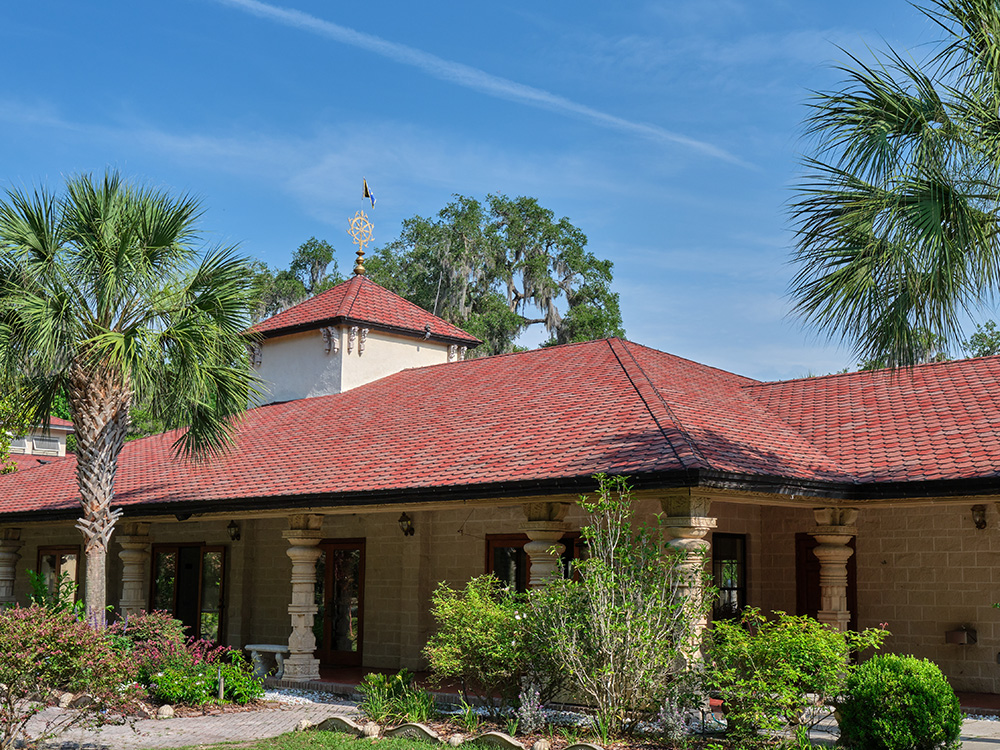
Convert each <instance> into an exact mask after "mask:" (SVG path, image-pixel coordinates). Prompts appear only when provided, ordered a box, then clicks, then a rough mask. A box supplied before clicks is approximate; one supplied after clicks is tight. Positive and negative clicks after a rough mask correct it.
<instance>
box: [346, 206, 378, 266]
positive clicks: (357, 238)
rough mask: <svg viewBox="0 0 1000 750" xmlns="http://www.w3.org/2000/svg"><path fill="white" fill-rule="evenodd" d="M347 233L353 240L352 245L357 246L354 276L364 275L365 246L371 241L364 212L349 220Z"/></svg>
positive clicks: (370, 229) (368, 223) (368, 224)
mask: <svg viewBox="0 0 1000 750" xmlns="http://www.w3.org/2000/svg"><path fill="white" fill-rule="evenodd" d="M347 233H348V234H349V235H351V236H352V237H353V238H354V244H355V245H357V246H358V262H357V263H356V264H355V266H354V275H355V276H364V275H365V245H367V244H368V243H369V242H371V241H372V223H371V222H370V221H368V217H367V216H366V215H365V212H364V211H358V212H357V213H356V214H354V218H353V219H351V228H350V229H348V230H347Z"/></svg>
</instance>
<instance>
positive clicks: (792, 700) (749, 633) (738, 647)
mask: <svg viewBox="0 0 1000 750" xmlns="http://www.w3.org/2000/svg"><path fill="white" fill-rule="evenodd" d="M774 615H775V617H774V619H768V618H767V617H765V616H764V615H763V614H761V612H760V610H758V609H754V608H752V607H749V608H747V609H746V610H744V612H743V617H742V619H741V620H740V621H738V622H737V621H728V620H717V621H715V622H714V623H713V624H712V629H711V634H710V638H709V639H708V649H707V654H708V659H709V663H710V667H709V669H708V672H707V678H708V683H709V686H710V688H712V689H713V690H715V691H716V692H717V693H718V695H719V697H720V698H722V700H723V703H724V705H725V708H726V711H727V713H726V721H727V725H728V729H729V732H730V734H733V735H736V736H739V737H744V738H750V737H753V736H754V735H756V734H757V732H758V731H760V730H772V731H773V730H781V729H785V728H787V727H788V725H789V724H794V723H797V722H798V720H799V717H800V716H801V715H802V713H803V712H804V711H805V709H806V708H807V706H808V705H809V703H810V699H809V698H808V696H807V694H812V695H813V696H814V700H817V701H819V702H825V701H828V700H831V699H834V698H836V697H837V696H839V695H840V694H841V693H842V692H843V690H844V684H845V681H846V679H847V676H848V674H849V672H850V669H851V665H850V656H851V652H852V651H854V650H862V649H865V648H878V647H880V646H881V645H882V641H883V640H884V639H885V636H886V635H888V633H887V632H886V631H885V630H881V629H871V630H866V631H864V632H863V633H851V632H848V633H842V632H840V631H837V630H834V629H832V628H829V627H826V626H825V625H823V624H821V623H819V622H817V621H816V620H814V619H812V618H811V617H792V616H790V615H787V614H785V613H784V612H775V613H774ZM746 741H749V740H746Z"/></svg>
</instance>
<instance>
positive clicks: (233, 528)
mask: <svg viewBox="0 0 1000 750" xmlns="http://www.w3.org/2000/svg"><path fill="white" fill-rule="evenodd" d="M226 532H227V533H228V534H229V538H230V539H231V540H233V541H234V542H238V541H239V540H240V526H239V524H238V523H236V521H230V522H229V525H228V526H227V527H226Z"/></svg>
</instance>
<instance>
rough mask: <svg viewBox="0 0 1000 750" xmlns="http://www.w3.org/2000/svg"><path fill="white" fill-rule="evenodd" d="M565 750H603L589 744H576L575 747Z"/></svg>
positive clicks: (598, 746) (571, 746)
mask: <svg viewBox="0 0 1000 750" xmlns="http://www.w3.org/2000/svg"><path fill="white" fill-rule="evenodd" d="M566 750H604V748H603V747H601V746H600V745H594V744H593V743H590V742H577V743H576V744H575V745H570V746H569V747H567V748H566Z"/></svg>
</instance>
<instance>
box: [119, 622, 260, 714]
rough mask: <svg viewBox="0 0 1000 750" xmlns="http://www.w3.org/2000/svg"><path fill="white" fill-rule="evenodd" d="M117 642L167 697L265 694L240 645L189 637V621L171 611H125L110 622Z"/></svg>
mask: <svg viewBox="0 0 1000 750" xmlns="http://www.w3.org/2000/svg"><path fill="white" fill-rule="evenodd" d="M108 633H109V634H110V635H111V637H112V638H113V639H114V643H115V645H116V647H117V648H118V649H119V650H120V651H121V652H122V653H124V654H126V655H127V656H128V658H129V659H131V660H132V662H134V664H135V665H136V668H137V670H138V675H139V681H140V682H141V683H142V684H143V685H146V686H147V688H148V689H149V692H150V695H151V696H152V697H154V698H155V699H157V700H159V701H162V702H164V703H181V704H184V705H193V706H199V705H202V704H205V703H210V702H213V701H218V699H219V697H218V695H219V676H220V671H221V676H222V679H223V700H224V701H230V702H233V703H240V704H246V703H252V702H253V701H256V700H259V699H260V698H261V697H263V695H264V687H263V682H262V681H261V680H260V679H259V678H257V677H254V675H253V669H252V668H251V666H250V665H249V664H248V663H247V661H246V659H244V658H243V656H242V655H241V654H240V653H239V652H238V651H235V650H231V649H227V648H226V647H225V646H217V645H215V644H214V643H212V642H211V641H208V640H205V639H202V640H194V639H191V640H188V641H186V642H185V640H184V624H183V623H181V622H180V621H179V620H175V619H174V618H173V617H172V616H171V615H170V613H168V612H142V613H140V614H138V615H131V616H128V617H123V618H122V619H121V620H119V621H118V622H116V623H114V624H112V625H111V626H110V627H109V628H108Z"/></svg>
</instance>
